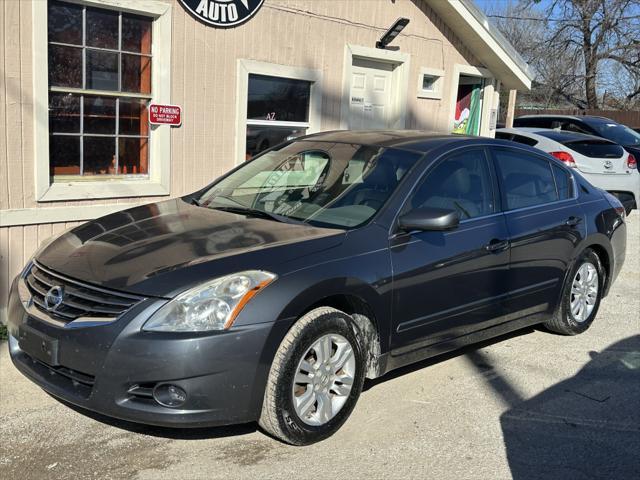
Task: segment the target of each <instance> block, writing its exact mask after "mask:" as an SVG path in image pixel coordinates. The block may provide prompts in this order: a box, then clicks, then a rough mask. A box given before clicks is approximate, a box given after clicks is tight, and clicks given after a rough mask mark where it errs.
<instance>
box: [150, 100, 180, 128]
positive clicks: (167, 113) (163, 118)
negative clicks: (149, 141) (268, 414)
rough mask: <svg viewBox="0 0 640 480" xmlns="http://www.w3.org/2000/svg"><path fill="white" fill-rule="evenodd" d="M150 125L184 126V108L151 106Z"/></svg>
mask: <svg viewBox="0 0 640 480" xmlns="http://www.w3.org/2000/svg"><path fill="white" fill-rule="evenodd" d="M149 123H150V124H151V125H171V126H173V127H179V126H180V125H182V108H181V107H179V106H178V105H158V104H156V103H152V104H151V105H149Z"/></svg>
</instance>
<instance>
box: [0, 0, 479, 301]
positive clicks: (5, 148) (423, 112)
mask: <svg viewBox="0 0 640 480" xmlns="http://www.w3.org/2000/svg"><path fill="white" fill-rule="evenodd" d="M34 1H44V0H34ZM167 1H170V0H167ZM123 3H126V2H123ZM398 17H407V18H410V19H411V23H410V24H409V26H408V27H407V28H406V29H405V30H404V32H403V34H402V35H401V36H400V37H398V38H397V39H396V40H395V41H394V43H393V45H394V46H397V47H399V50H400V51H401V52H403V53H405V54H409V55H410V56H411V61H410V65H411V71H410V76H409V91H408V104H407V117H406V118H407V121H406V127H407V128H417V129H427V130H433V129H447V128H448V124H449V114H450V96H451V92H450V83H449V82H450V77H451V76H452V75H453V73H452V72H453V66H454V64H462V65H476V66H480V65H478V63H477V60H476V59H475V58H474V57H473V55H472V54H471V53H470V51H469V50H468V49H467V48H466V47H465V46H464V45H462V44H461V42H460V41H459V40H458V39H457V38H456V36H455V35H454V34H453V32H452V31H451V30H450V29H449V28H448V27H447V26H446V25H445V24H444V23H443V22H442V21H441V20H440V19H439V18H438V17H437V16H436V15H435V13H434V12H433V11H432V10H431V9H430V8H429V6H428V2H427V1H426V0H395V1H392V0H349V1H335V0H290V1H287V0H266V1H265V5H264V6H263V7H262V9H261V10H260V11H259V13H258V14H257V15H256V16H255V17H254V18H252V19H251V20H250V21H249V22H248V23H246V24H244V25H242V26H240V27H237V28H232V29H215V28H211V27H207V26H205V25H203V24H201V23H199V22H197V21H196V20H195V19H194V18H193V17H191V16H190V15H189V14H188V13H186V12H185V10H184V9H183V8H182V7H181V6H180V5H179V4H178V2H177V0H175V1H174V2H173V8H172V23H173V31H172V52H171V54H172V60H171V70H172V72H171V90H172V95H171V96H172V98H171V102H172V103H174V104H179V105H182V107H183V124H182V126H181V127H180V128H176V129H173V130H172V133H171V142H172V145H171V154H172V158H171V196H179V195H183V194H185V193H188V192H190V191H193V190H196V189H198V188H199V187H202V186H203V185H205V184H206V183H208V182H209V181H211V180H212V179H213V178H215V177H216V176H218V175H220V174H221V173H223V172H225V171H227V170H228V169H230V168H231V167H232V166H234V164H235V162H236V158H237V156H236V128H237V122H236V91H235V90H236V72H237V60H238V59H249V60H259V61H263V62H270V63H276V64H282V65H287V66H299V67H305V68H311V69H317V70H321V71H322V72H323V84H322V85H323V87H322V88H323V92H322V93H323V95H322V108H321V110H322V124H321V129H322V130H329V129H335V128H339V125H340V114H341V113H340V112H341V96H342V84H343V59H344V49H345V45H346V44H355V45H361V46H366V47H373V46H374V45H375V42H376V40H377V39H378V38H379V37H380V36H381V34H382V33H383V32H384V31H385V30H386V29H387V28H388V27H389V26H390V25H391V24H392V23H393V22H394V21H395V20H396V19H397V18H398ZM0 25H1V28H0V31H3V32H4V34H3V38H2V43H0V65H2V66H3V68H2V69H1V70H2V71H1V73H0V80H1V81H2V85H0V215H3V214H5V215H6V214H7V213H8V212H9V211H11V212H13V215H14V217H15V214H16V210H19V209H26V210H25V212H24V215H25V217H26V216H28V215H29V214H30V209H34V208H38V209H41V208H42V209H44V208H51V207H60V206H64V207H69V208H71V209H72V208H74V207H75V208H77V207H85V206H91V205H104V204H122V205H123V206H125V205H129V204H131V203H135V202H148V201H153V200H154V199H155V198H153V197H146V198H120V199H117V200H116V199H114V200H90V201H81V202H79V201H74V202H55V203H46V204H43V203H38V202H37V201H36V200H35V193H34V192H35V189H34V162H35V158H34V154H33V121H34V119H33V113H32V111H33V102H34V98H33V94H32V89H33V84H32V81H33V65H32V61H33V57H32V55H33V51H32V33H33V32H32V28H31V25H32V2H31V1H29V0H20V1H18V0H9V1H4V2H0ZM421 67H431V68H436V69H444V70H445V79H444V82H443V85H444V91H443V95H442V99H441V100H433V99H419V98H417V96H416V94H417V79H418V74H419V70H420V68H421ZM35 101H38V102H47V99H43V98H37V99H35ZM163 128H164V127H163ZM167 128H168V127H167ZM151 161H152V162H153V158H152V159H151ZM162 198H167V197H162ZM70 225H71V223H68V224H67V223H56V224H41V225H29V226H19V225H18V226H11V227H3V228H0V309H3V307H4V306H5V305H6V296H7V291H8V286H9V282H10V280H11V279H12V277H13V276H14V275H15V274H16V273H17V272H18V271H19V269H20V267H21V266H22V265H23V264H24V262H25V261H26V259H27V258H28V257H29V256H30V255H31V254H32V253H33V251H34V250H35V249H36V248H37V245H38V244H39V243H40V242H41V241H42V240H44V239H46V238H47V237H49V236H51V235H53V234H56V233H59V232H60V231H62V230H64V229H65V228H67V227H68V226H70Z"/></svg>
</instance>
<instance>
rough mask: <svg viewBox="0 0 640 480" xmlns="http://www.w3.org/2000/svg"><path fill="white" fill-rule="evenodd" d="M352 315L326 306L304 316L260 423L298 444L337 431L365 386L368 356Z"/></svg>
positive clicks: (275, 373) (282, 355) (271, 383)
mask: <svg viewBox="0 0 640 480" xmlns="http://www.w3.org/2000/svg"><path fill="white" fill-rule="evenodd" d="M356 332H357V327H355V324H354V322H353V320H352V319H351V317H350V316H349V315H347V314H345V313H343V312H341V311H339V310H336V309H333V308H329V307H320V308H317V309H315V310H312V311H311V312H309V313H307V314H306V315H304V316H303V317H302V318H301V319H300V320H298V322H296V324H295V325H294V326H293V327H292V328H291V330H290V331H289V332H288V333H287V335H286V336H285V338H284V339H283V340H282V343H281V344H280V347H279V348H278V351H277V353H276V356H275V358H274V361H273V364H272V365H271V370H270V372H269V380H268V382H267V388H266V391H265V396H264V402H263V405H262V413H261V415H260V421H259V423H260V426H261V427H262V428H263V429H264V430H266V431H267V432H268V433H270V434H272V435H273V436H275V437H277V438H279V439H281V440H283V441H285V442H287V443H290V444H292V445H308V444H311V443H314V442H317V441H320V440H323V439H325V438H327V437H329V436H331V435H333V434H334V433H335V432H336V431H337V430H338V429H339V428H340V427H341V426H342V424H343V423H344V422H345V421H346V420H347V418H348V417H349V415H350V414H351V412H352V411H353V408H354V407H355V404H356V402H357V400H358V397H359V396H360V392H361V391H362V384H363V382H364V355H363V352H362V347H361V342H360V341H359V340H358V336H357V334H356Z"/></svg>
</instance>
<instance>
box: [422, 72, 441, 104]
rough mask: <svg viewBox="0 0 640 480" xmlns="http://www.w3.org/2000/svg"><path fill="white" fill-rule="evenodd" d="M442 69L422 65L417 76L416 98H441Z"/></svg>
mask: <svg viewBox="0 0 640 480" xmlns="http://www.w3.org/2000/svg"><path fill="white" fill-rule="evenodd" d="M443 77H444V70H438V69H435V68H426V67H423V68H421V69H420V75H419V76H418V98H434V99H440V98H442V78H443Z"/></svg>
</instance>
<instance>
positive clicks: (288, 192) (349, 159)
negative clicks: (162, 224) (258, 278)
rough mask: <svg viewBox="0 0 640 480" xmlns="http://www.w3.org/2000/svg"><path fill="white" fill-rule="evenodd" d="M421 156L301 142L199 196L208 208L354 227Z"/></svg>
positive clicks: (369, 215)
mask: <svg viewBox="0 0 640 480" xmlns="http://www.w3.org/2000/svg"><path fill="white" fill-rule="evenodd" d="M420 156H421V155H420V154H418V153H414V152H407V151H403V150H397V149H392V148H382V147H378V146H368V145H354V144H347V143H330V142H317V141H295V142H292V143H289V144H285V145H283V146H281V147H277V148H275V149H273V150H270V151H268V152H267V153H265V154H263V155H260V156H258V157H256V158H254V159H253V160H251V161H249V162H247V163H246V164H245V165H243V166H242V167H240V168H239V169H238V170H236V171H235V172H233V173H231V174H230V175H228V176H227V177H225V178H223V179H222V180H220V181H218V182H217V183H214V184H213V185H212V186H211V187H210V188H209V189H207V190H206V191H205V193H204V194H203V195H202V196H201V197H200V198H198V199H196V200H197V203H198V204H199V205H201V206H203V207H207V208H213V209H220V210H227V211H231V212H237V213H243V212H245V213H246V214H248V215H255V216H259V217H264V218H270V219H273V220H279V221H291V222H303V223H309V224H311V225H316V226H326V227H336V228H353V227H357V226H360V225H362V224H364V223H365V222H367V221H369V220H370V219H371V218H372V217H373V216H374V215H375V214H376V212H378V211H379V210H380V208H382V206H383V205H384V204H385V202H386V201H387V199H388V198H389V197H390V196H391V194H392V193H393V191H394V190H395V189H396V187H397V185H398V184H399V182H400V180H401V179H402V177H403V176H404V175H405V174H406V172H407V171H408V170H409V169H410V168H411V167H412V166H413V165H414V164H415V163H416V161H417V160H418V159H419V158H420Z"/></svg>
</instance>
